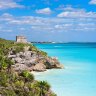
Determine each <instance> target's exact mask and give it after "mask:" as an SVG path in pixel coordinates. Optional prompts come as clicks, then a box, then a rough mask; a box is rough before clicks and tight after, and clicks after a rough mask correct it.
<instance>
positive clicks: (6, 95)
mask: <svg viewBox="0 0 96 96" xmlns="http://www.w3.org/2000/svg"><path fill="white" fill-rule="evenodd" d="M48 68H61V67H60V63H59V62H58V61H57V59H55V58H51V57H48V56H47V53H46V52H43V51H41V50H38V49H37V48H36V47H35V46H32V45H30V44H21V43H14V42H13V41H8V40H4V39H0V96H56V94H54V93H53V92H52V91H51V88H50V85H49V84H48V83H47V82H46V81H37V80H35V79H34V76H33V75H32V74H31V73H30V72H29V71H46V69H48Z"/></svg>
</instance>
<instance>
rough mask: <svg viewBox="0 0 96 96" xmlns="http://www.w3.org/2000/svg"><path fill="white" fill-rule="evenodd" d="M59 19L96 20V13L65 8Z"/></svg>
mask: <svg viewBox="0 0 96 96" xmlns="http://www.w3.org/2000/svg"><path fill="white" fill-rule="evenodd" d="M57 17H72V18H74V17H79V18H80V17H83V18H85V17H95V18H96V12H86V10H84V9H75V8H71V7H68V8H65V10H64V11H63V12H61V13H60V14H58V15H57Z"/></svg>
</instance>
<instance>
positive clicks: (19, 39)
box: [16, 36, 28, 43]
mask: <svg viewBox="0 0 96 96" xmlns="http://www.w3.org/2000/svg"><path fill="white" fill-rule="evenodd" d="M16 42H17V43H28V42H27V39H26V37H24V36H16Z"/></svg>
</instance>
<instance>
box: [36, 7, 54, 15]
mask: <svg viewBox="0 0 96 96" xmlns="http://www.w3.org/2000/svg"><path fill="white" fill-rule="evenodd" d="M36 13H38V14H51V13H52V11H51V9H50V8H44V9H39V10H36Z"/></svg>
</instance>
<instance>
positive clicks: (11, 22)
mask: <svg viewBox="0 0 96 96" xmlns="http://www.w3.org/2000/svg"><path fill="white" fill-rule="evenodd" d="M0 26H1V27H2V28H1V30H0V31H1V32H9V31H10V30H12V32H16V33H19V32H29V33H28V34H30V32H44V33H46V32H47V33H50V32H53V33H55V32H73V31H74V32H75V31H88V30H89V31H90V32H91V31H94V30H96V19H94V18H91V17H90V18H85V17H84V18H81V17H79V18H70V17H69V18H57V17H56V18H43V17H34V16H18V17H16V16H12V15H11V14H8V13H4V14H3V15H1V16H0ZM87 29H88V30H87ZM6 30H8V31H6Z"/></svg>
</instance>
